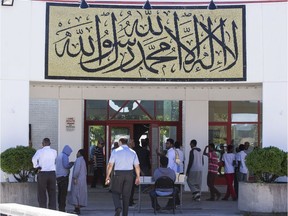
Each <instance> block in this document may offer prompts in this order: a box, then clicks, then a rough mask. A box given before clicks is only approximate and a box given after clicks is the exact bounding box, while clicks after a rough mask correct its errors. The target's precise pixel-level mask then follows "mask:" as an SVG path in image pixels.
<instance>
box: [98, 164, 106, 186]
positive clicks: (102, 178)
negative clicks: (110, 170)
mask: <svg viewBox="0 0 288 216" xmlns="http://www.w3.org/2000/svg"><path fill="white" fill-rule="evenodd" d="M99 177H100V183H101V184H102V185H103V187H105V171H104V167H101V168H100V172H99Z"/></svg>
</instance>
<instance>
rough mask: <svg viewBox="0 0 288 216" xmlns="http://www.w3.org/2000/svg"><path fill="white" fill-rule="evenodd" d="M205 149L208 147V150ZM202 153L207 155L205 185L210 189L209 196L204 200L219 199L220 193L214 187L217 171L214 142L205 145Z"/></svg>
mask: <svg viewBox="0 0 288 216" xmlns="http://www.w3.org/2000/svg"><path fill="white" fill-rule="evenodd" d="M207 149H209V151H208V152H207ZM203 155H205V156H207V157H208V174H207V185H208V188H209V190H210V198H208V199H206V200H207V201H214V200H215V199H216V200H219V199H220V197H221V194H220V192H219V191H218V190H217V188H216V187H215V179H216V176H217V173H218V155H217V154H216V151H215V145H214V143H210V144H209V145H208V146H206V147H205V149H204V152H203ZM215 196H216V197H215Z"/></svg>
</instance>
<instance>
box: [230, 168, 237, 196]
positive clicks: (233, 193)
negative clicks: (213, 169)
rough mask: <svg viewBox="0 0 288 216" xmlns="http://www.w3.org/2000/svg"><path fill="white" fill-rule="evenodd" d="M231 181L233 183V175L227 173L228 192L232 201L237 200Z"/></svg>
mask: <svg viewBox="0 0 288 216" xmlns="http://www.w3.org/2000/svg"><path fill="white" fill-rule="evenodd" d="M233 181H234V173H229V179H228V187H229V192H230V195H231V197H232V199H233V200H236V199H237V196H236V193H235V190H234V187H233Z"/></svg>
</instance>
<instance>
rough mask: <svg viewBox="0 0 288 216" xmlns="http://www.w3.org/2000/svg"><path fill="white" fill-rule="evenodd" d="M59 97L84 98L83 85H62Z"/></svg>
mask: <svg viewBox="0 0 288 216" xmlns="http://www.w3.org/2000/svg"><path fill="white" fill-rule="evenodd" d="M59 97H60V98H61V99H64V98H65V99H82V88H81V87H77V86H76V87H60V88H59Z"/></svg>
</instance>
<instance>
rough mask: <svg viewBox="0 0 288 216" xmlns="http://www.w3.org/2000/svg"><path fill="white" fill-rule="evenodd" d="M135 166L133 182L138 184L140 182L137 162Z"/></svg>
mask: <svg viewBox="0 0 288 216" xmlns="http://www.w3.org/2000/svg"><path fill="white" fill-rule="evenodd" d="M134 167H135V173H136V179H135V184H136V185H139V184H140V166H139V164H137V165H134Z"/></svg>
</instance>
